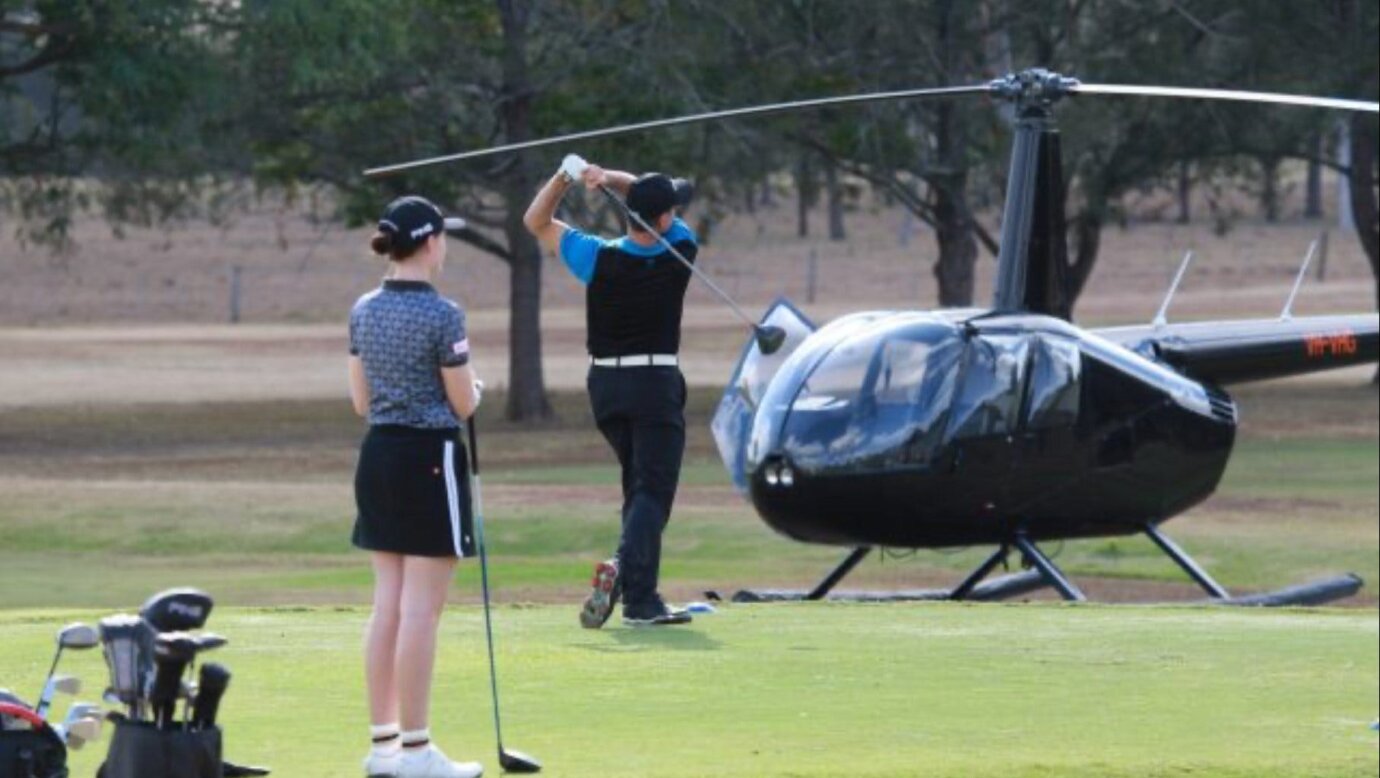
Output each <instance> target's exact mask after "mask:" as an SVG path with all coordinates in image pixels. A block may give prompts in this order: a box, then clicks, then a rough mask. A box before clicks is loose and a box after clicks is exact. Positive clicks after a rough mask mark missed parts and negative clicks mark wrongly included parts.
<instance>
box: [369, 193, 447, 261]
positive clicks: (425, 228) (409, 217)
mask: <svg viewBox="0 0 1380 778" xmlns="http://www.w3.org/2000/svg"><path fill="white" fill-rule="evenodd" d="M464 228H465V220H464V219H461V218H459V217H456V216H452V217H449V218H447V217H446V216H445V215H444V214H442V213H441V209H440V208H438V207H437V206H436V204H435V203H433V202H431V201H430V200H428V199H426V198H425V197H422V196H421V195H407V196H406V197H399V198H398V199H396V200H394V201H393V202H391V203H389V204H388V207H387V208H385V209H384V210H383V216H380V217H379V232H382V233H384V234H386V235H387V236H388V238H389V240H390V241H391V242H392V246H393V249H394V250H395V251H401V252H408V251H411V250H412V249H415V248H417V247H418V246H420V245H422V243H423V242H424V241H425V240H426V239H427V238H430V237H431V236H432V235H436V234H439V233H441V232H443V231H444V232H455V231H458V230H462V229H464Z"/></svg>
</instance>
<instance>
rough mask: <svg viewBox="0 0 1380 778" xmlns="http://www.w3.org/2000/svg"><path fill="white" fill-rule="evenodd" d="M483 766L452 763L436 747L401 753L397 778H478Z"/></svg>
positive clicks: (472, 763) (468, 763) (473, 763)
mask: <svg viewBox="0 0 1380 778" xmlns="http://www.w3.org/2000/svg"><path fill="white" fill-rule="evenodd" d="M483 774H484V765H482V764H480V763H478V762H452V761H450V758H449V757H447V756H446V755H445V754H443V753H441V749H439V748H437V747H436V746H434V745H433V746H427V747H426V748H425V749H423V750H421V751H416V752H410V751H407V750H404V751H403V755H402V759H401V760H399V762H398V772H397V778H480V776H482V775H483Z"/></svg>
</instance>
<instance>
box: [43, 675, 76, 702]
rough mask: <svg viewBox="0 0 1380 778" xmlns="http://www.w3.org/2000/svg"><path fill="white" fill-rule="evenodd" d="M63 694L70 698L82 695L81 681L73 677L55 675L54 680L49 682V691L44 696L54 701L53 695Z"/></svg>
mask: <svg viewBox="0 0 1380 778" xmlns="http://www.w3.org/2000/svg"><path fill="white" fill-rule="evenodd" d="M58 692H62V693H63V694H66V695H68V696H69V697H75V696H76V695H77V694H80V693H81V679H80V678H77V677H76V676H71V675H55V676H53V680H51V681H49V682H48V689H47V690H45V692H44V694H43V696H44V697H45V698H46V699H52V698H53V695H54V694H56V693H58Z"/></svg>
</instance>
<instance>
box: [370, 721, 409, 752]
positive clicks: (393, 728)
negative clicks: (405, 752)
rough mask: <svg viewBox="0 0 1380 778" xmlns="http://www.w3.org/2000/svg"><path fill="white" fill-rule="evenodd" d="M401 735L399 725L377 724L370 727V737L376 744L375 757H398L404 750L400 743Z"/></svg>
mask: <svg viewBox="0 0 1380 778" xmlns="http://www.w3.org/2000/svg"><path fill="white" fill-rule="evenodd" d="M400 734H401V733H400V731H399V727H398V725H397V724H376V725H374V726H372V727H370V728H369V737H370V739H371V740H372V741H373V743H374V747H373V751H372V753H373V754H374V756H396V755H397V753H398V750H399V749H400V748H402V744H401V743H399V742H398V737H399V735H400Z"/></svg>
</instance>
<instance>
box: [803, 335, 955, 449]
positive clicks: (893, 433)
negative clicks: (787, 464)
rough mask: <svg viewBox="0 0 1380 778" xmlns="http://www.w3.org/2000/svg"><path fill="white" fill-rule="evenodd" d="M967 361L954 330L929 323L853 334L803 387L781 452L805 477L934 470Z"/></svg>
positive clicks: (822, 363)
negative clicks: (957, 381)
mask: <svg viewBox="0 0 1380 778" xmlns="http://www.w3.org/2000/svg"><path fill="white" fill-rule="evenodd" d="M897 319H899V321H897ZM962 353H963V342H962V339H961V338H960V337H959V335H958V333H957V332H956V331H955V330H954V328H953V327H952V326H950V325H947V324H944V323H941V322H937V321H935V320H934V319H932V318H929V317H924V318H918V319H917V318H914V317H894V318H890V319H887V320H884V321H882V322H879V323H878V324H877V325H876V326H873V327H868V328H866V329H864V330H862V331H861V332H856V333H854V334H853V335H852V336H851V337H847V338H845V339H843V340H841V341H840V342H839V343H838V344H837V345H836V346H835V347H834V348H833V349H832V350H831V351H830V352H829V353H828V354H827V355H826V356H825V357H824V358H823V359H821V360H820V361H819V363H818V365H817V366H815V367H814V369H813V370H812V371H810V373H809V375H808V377H806V379H805V380H804V382H803V383H802V384H801V385H800V390H799V392H798V393H797V394H796V396H795V399H794V400H793V401H792V402H791V403H790V405H789V411H788V412H787V416H786V419H785V423H784V425H783V426H782V428H781V438H780V439H781V441H782V444H781V449H782V450H783V452H784V453H785V454H786V455H787V456H788V457H789V458H790V460H791V462H792V463H793V464H794V465H795V466H797V467H798V468H800V469H801V470H802V471H804V472H821V471H823V470H829V471H831V472H838V471H840V470H870V469H873V468H880V467H893V466H896V465H924V464H927V463H928V461H929V458H930V455H931V454H932V453H933V452H934V449H935V446H936V445H937V444H938V443H939V441H940V438H941V435H942V433H943V429H944V423H943V421H944V416H945V412H946V411H947V410H948V409H949V406H950V405H951V403H952V398H953V391H954V382H955V376H956V374H957V367H958V362H959V357H960V355H961V354H962Z"/></svg>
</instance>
